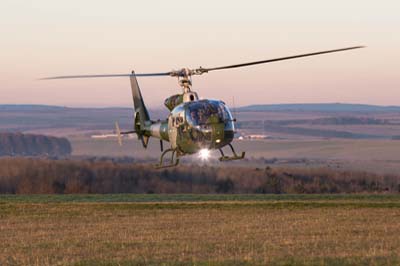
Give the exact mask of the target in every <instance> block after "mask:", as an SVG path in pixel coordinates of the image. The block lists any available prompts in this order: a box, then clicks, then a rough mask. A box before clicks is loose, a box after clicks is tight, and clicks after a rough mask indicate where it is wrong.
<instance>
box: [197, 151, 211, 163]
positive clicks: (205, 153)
mask: <svg viewBox="0 0 400 266" xmlns="http://www.w3.org/2000/svg"><path fill="white" fill-rule="evenodd" d="M199 157H200V159H202V160H203V161H206V160H208V157H210V151H209V150H207V149H202V150H200V151H199Z"/></svg>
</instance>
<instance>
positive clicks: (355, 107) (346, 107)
mask: <svg viewBox="0 0 400 266" xmlns="http://www.w3.org/2000/svg"><path fill="white" fill-rule="evenodd" d="M237 110H238V111H241V112H245V111H246V112H247V111H253V112H254V111H257V112H260V111H261V112H262V111H301V112H305V111H308V112H310V111H311V112H400V106H379V105H368V104H346V103H304V104H261V105H248V106H243V107H240V108H238V109H237Z"/></svg>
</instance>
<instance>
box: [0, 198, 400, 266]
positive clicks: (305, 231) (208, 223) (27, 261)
mask: <svg viewBox="0 0 400 266" xmlns="http://www.w3.org/2000/svg"><path fill="white" fill-rule="evenodd" d="M360 201H362V200H354V199H351V200H349V201H347V200H345V201H343V200H341V201H335V200H334V201H329V203H330V204H326V205H324V204H323V203H324V202H323V201H322V202H321V201H315V205H313V203H314V201H307V203H308V204H307V205H301V204H299V203H301V201H285V202H283V203H282V202H279V203H278V202H276V201H257V202H253V201H251V202H246V201H242V202H237V201H222V202H215V201H214V202H179V203H178V202H159V203H135V202H125V203H99V202H85V203H83V202H74V203H65V202H64V203H63V202H61V203H60V202H58V203H57V202H50V203H29V202H13V201H2V202H0V239H1V242H0V265H160V264H163V263H164V265H188V264H189V265H293V264H295V265H306V264H307V265H309V264H312V265H354V264H368V265H370V264H371V265H393V264H396V263H399V262H400V260H399V257H400V237H399V235H400V226H399V219H400V208H399V207H398V202H397V201H396V202H395V203H393V201H391V202H390V203H391V204H392V205H390V204H389V205H387V204H385V202H384V201H383V202H380V203H375V204H372V205H369V204H368V202H366V203H364V204H361V205H357V204H358V203H360ZM349 202H352V203H353V205H352V204H348V203H349ZM379 204H381V205H379ZM393 204H394V205H393Z"/></svg>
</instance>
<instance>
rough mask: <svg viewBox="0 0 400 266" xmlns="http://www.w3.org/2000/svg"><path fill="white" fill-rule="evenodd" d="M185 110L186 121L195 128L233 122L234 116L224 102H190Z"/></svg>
mask: <svg viewBox="0 0 400 266" xmlns="http://www.w3.org/2000/svg"><path fill="white" fill-rule="evenodd" d="M184 108H185V114H186V121H187V122H188V123H189V124H191V125H194V126H197V125H205V124H214V123H226V122H231V121H232V115H231V113H230V112H229V110H228V108H227V107H226V105H225V104H224V102H222V101H216V100H200V101H194V102H188V103H186V104H185V107H184Z"/></svg>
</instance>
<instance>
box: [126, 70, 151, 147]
mask: <svg viewBox="0 0 400 266" xmlns="http://www.w3.org/2000/svg"><path fill="white" fill-rule="evenodd" d="M132 74H133V75H132V76H130V80H131V89H132V98H133V107H134V109H135V119H134V123H135V131H136V133H137V135H138V138H139V139H140V140H141V141H142V144H143V147H144V148H147V144H148V143H149V138H150V136H149V135H145V133H146V126H149V125H150V124H151V120H150V116H149V112H148V111H147V109H146V106H145V105H144V101H143V97H142V93H141V91H140V88H139V84H138V82H137V79H136V76H135V72H134V71H132ZM138 115H139V119H137V118H138ZM138 122H139V125H138Z"/></svg>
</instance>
